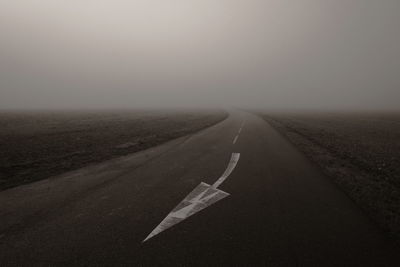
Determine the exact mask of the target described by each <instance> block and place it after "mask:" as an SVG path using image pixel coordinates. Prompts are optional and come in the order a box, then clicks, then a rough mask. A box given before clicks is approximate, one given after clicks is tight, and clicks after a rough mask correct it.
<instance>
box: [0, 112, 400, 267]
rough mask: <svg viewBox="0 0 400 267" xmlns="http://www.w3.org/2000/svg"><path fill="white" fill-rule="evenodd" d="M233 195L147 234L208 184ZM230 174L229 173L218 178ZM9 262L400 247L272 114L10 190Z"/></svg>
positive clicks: (210, 258)
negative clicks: (280, 129) (284, 132)
mask: <svg viewBox="0 0 400 267" xmlns="http://www.w3.org/2000/svg"><path fill="white" fill-rule="evenodd" d="M232 153H237V154H236V155H239V154H240V159H238V157H237V158H236V159H237V162H236V165H235V166H232V167H234V169H232V170H231V173H230V175H229V176H228V177H225V179H223V183H219V182H218V190H220V191H222V192H225V193H227V194H229V195H226V196H225V195H224V198H223V199H221V200H219V201H218V202H216V203H213V204H212V205H210V206H207V207H205V208H204V209H202V210H201V211H199V212H197V213H195V214H194V215H192V216H190V217H189V218H186V219H185V220H183V221H181V222H179V223H178V224H175V225H173V226H171V227H170V228H168V229H166V230H165V231H162V232H161V233H158V234H156V235H154V236H152V237H151V238H150V239H148V240H146V242H143V240H144V239H145V238H146V237H147V236H148V235H149V234H150V233H151V232H152V231H153V230H154V229H155V228H156V227H157V226H158V225H159V224H160V222H161V221H163V220H164V218H165V217H166V216H167V215H168V214H169V213H170V212H171V211H172V210H173V209H174V208H175V207H176V206H177V205H178V203H180V202H181V201H182V200H183V199H184V198H185V197H186V196H187V195H188V194H189V193H190V192H191V191H192V190H193V189H195V188H196V187H197V186H198V185H199V184H200V183H201V182H204V183H207V184H208V185H213V184H215V183H216V181H217V180H218V178H220V177H221V175H222V173H224V171H225V170H226V168H227V166H228V163H229V162H230V160H231V156H232ZM218 181H220V182H221V180H218ZM0 217H1V221H0V251H1V253H0V266H17V265H18V266H32V265H45V266H54V265H58V266H63V265H66V266H72V265H73V266H82V265H85V266H87V265H96V266H99V265H104V266H112V265H129V266H221V265H223V266H265V265H266V266H400V265H399V258H400V256H399V255H400V253H399V250H398V248H396V246H395V245H394V243H393V242H392V241H391V240H389V239H388V238H387V237H386V235H384V234H383V233H382V231H381V230H380V229H378V228H377V227H376V226H375V225H374V223H372V222H371V221H370V220H369V219H368V217H367V216H365V215H364V213H363V212H362V211H361V210H360V209H359V208H358V207H357V206H356V205H355V204H354V203H353V202H352V201H351V200H350V199H349V198H348V197H347V196H346V195H345V194H344V193H343V192H342V191H341V190H340V189H338V188H337V187H336V186H335V185H334V184H333V183H332V182H331V181H330V180H329V178H327V177H325V176H324V175H323V174H322V173H321V172H320V170H319V169H318V168H317V167H315V166H314V165H313V164H312V163H310V162H309V161H308V160H307V159H306V158H305V157H304V156H303V155H302V154H301V153H300V152H298V151H297V149H296V148H295V147H294V146H293V145H291V144H290V143H289V142H288V141H287V140H286V139H285V138H284V137H282V136H281V135H280V134H279V133H277V132H276V131H275V130H274V129H273V128H272V127H271V126H270V125H269V124H267V123H266V122H265V121H264V120H262V119H261V118H259V117H257V116H255V115H253V114H250V113H246V112H242V111H232V112H231V113H230V116H229V117H228V118H227V119H226V120H224V121H223V122H221V123H219V124H217V125H215V126H213V127H210V128H208V129H205V130H203V131H200V132H198V133H196V134H193V135H190V136H187V137H183V138H180V139H177V140H173V141H171V142H168V143H166V144H163V145H161V146H158V147H154V148H151V149H148V150H146V151H142V152H139V153H136V154H133V155H129V156H127V157H124V158H121V159H116V160H112V161H109V162H105V163H102V164H99V165H96V166H89V167H87V168H84V169H81V170H77V171H74V172H71V173H67V174H65V175H63V176H62V177H57V178H54V179H48V180H44V181H40V182H36V183H33V184H30V185H24V186H20V187H17V188H14V189H10V190H6V191H3V192H1V193H0Z"/></svg>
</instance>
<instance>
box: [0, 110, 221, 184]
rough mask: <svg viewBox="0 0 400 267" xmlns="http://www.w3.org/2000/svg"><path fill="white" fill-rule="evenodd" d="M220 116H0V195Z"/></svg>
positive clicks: (29, 113)
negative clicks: (0, 192)
mask: <svg viewBox="0 0 400 267" xmlns="http://www.w3.org/2000/svg"><path fill="white" fill-rule="evenodd" d="M226 116H227V114H226V113H225V112H222V111H216V110H215V111H196V110H191V111H171V110H169V111H145V110H140V111H138V110H135V111H133V110H132V111H126V110H125V111H117V110H115V111H19V112H17V111H3V112H0V190H3V189H6V188H10V187H13V186H17V185H20V184H24V183H29V182H32V181H37V180H41V179H45V178H48V177H51V176H54V175H58V174H61V173H64V172H66V171H70V170H74V169H78V168H80V167H83V166H86V165H88V164H92V163H96V162H101V161H105V160H108V159H111V158H114V157H118V156H123V155H126V154H129V153H133V152H137V151H139V150H143V149H146V148H149V147H152V146H156V145H159V144H161V143H163V142H166V141H168V140H171V139H174V138H178V137H181V136H184V135H187V134H190V133H193V132H196V131H198V130H200V129H203V128H205V127H208V126H211V125H213V124H215V123H217V122H219V121H221V120H223V119H224V118H226Z"/></svg>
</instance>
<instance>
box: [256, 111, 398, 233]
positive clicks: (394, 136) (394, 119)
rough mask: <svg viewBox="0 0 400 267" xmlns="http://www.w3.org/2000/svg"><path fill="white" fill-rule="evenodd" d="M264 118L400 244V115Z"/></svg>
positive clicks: (368, 114) (361, 114) (271, 115)
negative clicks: (399, 241)
mask: <svg viewBox="0 0 400 267" xmlns="http://www.w3.org/2000/svg"><path fill="white" fill-rule="evenodd" d="M262 116H263V117H264V118H265V119H266V120H267V121H268V122H270V123H271V124H272V125H273V126H274V127H275V128H276V129H278V130H279V131H280V132H281V133H283V134H284V135H285V136H286V137H287V138H288V139H289V140H290V141H291V142H292V143H294V144H295V145H296V146H298V148H299V149H300V150H301V151H303V152H304V153H305V154H306V155H307V156H308V157H309V158H310V159H311V160H312V161H314V162H315V163H317V164H318V165H319V166H320V167H321V169H322V170H323V171H324V172H325V173H326V174H327V175H328V176H330V177H332V179H333V180H334V181H335V182H336V183H337V184H338V185H339V186H340V187H341V188H342V189H343V190H344V191H345V192H346V193H347V194H348V195H349V196H350V197H351V198H352V199H353V200H354V201H355V202H356V203H358V204H359V206H361V207H362V208H363V209H364V210H365V211H366V212H367V213H368V214H369V216H370V217H371V218H372V219H374V220H375V221H376V222H377V223H378V224H379V225H380V226H381V227H382V228H384V229H386V230H387V231H388V232H390V233H391V234H392V235H393V236H395V237H396V238H397V239H398V240H400V142H399V140H400V114H399V113H302V114H299V113H268V114H266V113H263V114H262Z"/></svg>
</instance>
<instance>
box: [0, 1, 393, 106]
mask: <svg viewBox="0 0 400 267" xmlns="http://www.w3.org/2000/svg"><path fill="white" fill-rule="evenodd" d="M399 50H400V1H399V0H379V1H377V0H351V1H349V0H85V1H82V0H68V1H67V0H18V1H16V0H8V1H7V0H0V108H108V107H111V108H115V107H124V108H126V107H133V108H135V107H143V106H156V107H161V106H162V107H166V106H167V107H168V106H194V107H198V106H225V105H234V106H240V107H257V108H307V109H309V108H326V109H336V108H337V109H342V108H343V109H348V108H356V109H359V108H360V109H365V108H368V109H381V108H385V109H396V108H399V107H400V51H399Z"/></svg>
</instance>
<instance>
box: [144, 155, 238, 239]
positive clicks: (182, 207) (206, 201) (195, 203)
mask: <svg viewBox="0 0 400 267" xmlns="http://www.w3.org/2000/svg"><path fill="white" fill-rule="evenodd" d="M239 158H240V154H239V153H233V154H232V157H231V160H230V162H229V165H228V167H227V168H226V170H225V172H224V173H223V174H222V176H221V177H220V178H219V179H218V180H217V181H216V182H215V183H214V184H213V185H209V184H206V183H203V182H202V183H200V184H199V185H198V186H197V187H196V188H195V189H193V191H192V192H191V193H190V194H189V195H187V196H186V197H185V199H184V200H182V201H181V202H180V203H179V204H178V206H176V207H175V208H174V209H173V210H172V211H171V212H170V213H169V214H168V215H167V217H165V219H164V220H163V221H162V222H161V223H160V224H159V225H158V226H157V227H156V228H155V229H154V230H153V231H152V232H151V233H150V234H149V235H148V236H147V237H146V239H145V240H143V242H145V241H147V240H149V239H150V238H152V237H153V236H155V235H157V234H159V233H161V232H162V231H165V230H166V229H168V228H170V227H171V226H173V225H175V224H177V223H180V222H181V221H183V220H185V219H186V218H188V217H190V216H192V215H194V214H195V213H197V212H199V211H201V210H203V209H205V208H207V207H208V206H211V205H212V204H214V203H216V202H218V201H219V200H221V199H223V198H225V197H227V196H229V194H228V193H226V192H224V191H222V190H219V189H217V187H218V186H220V185H221V184H222V183H223V182H224V181H225V180H226V179H227V178H228V177H229V175H230V174H231V173H232V171H233V170H234V169H235V167H236V165H237V163H238V161H239Z"/></svg>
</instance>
